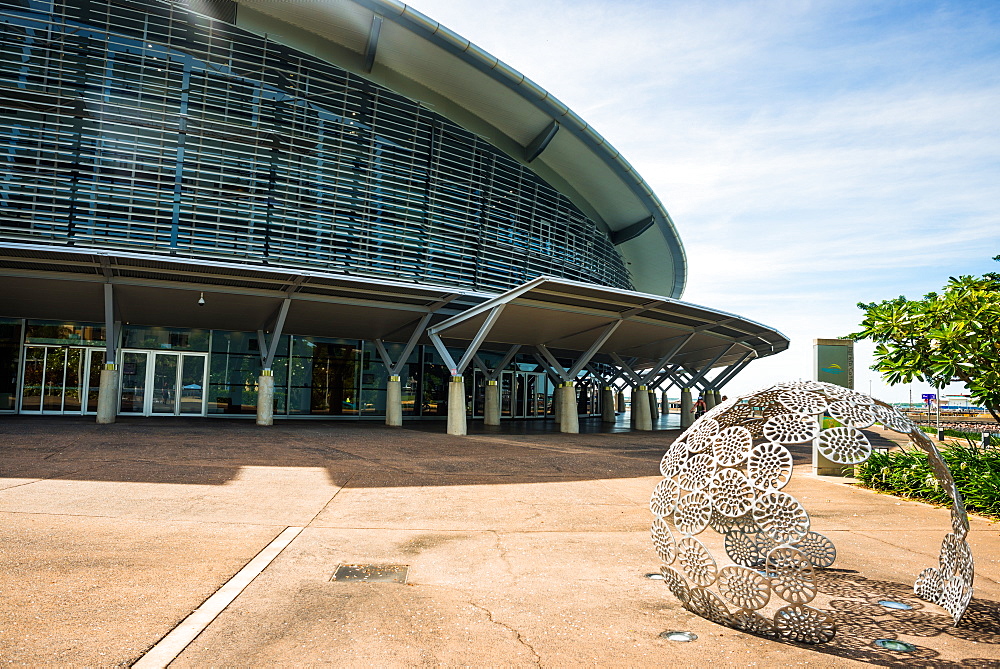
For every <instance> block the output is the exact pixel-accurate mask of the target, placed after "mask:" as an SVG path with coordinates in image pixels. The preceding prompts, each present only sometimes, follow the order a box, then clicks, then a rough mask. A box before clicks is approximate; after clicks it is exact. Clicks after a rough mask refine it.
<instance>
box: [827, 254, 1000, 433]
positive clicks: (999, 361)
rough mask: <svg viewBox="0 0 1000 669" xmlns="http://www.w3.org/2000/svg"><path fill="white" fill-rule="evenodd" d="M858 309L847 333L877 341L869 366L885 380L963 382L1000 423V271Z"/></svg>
mask: <svg viewBox="0 0 1000 669" xmlns="http://www.w3.org/2000/svg"><path fill="white" fill-rule="evenodd" d="M993 259H994V260H997V261H1000V256H996V257H994V258H993ZM858 308H859V309H861V310H863V311H864V312H865V317H864V320H863V321H862V322H861V327H862V329H861V330H859V331H858V332H855V333H853V334H850V335H847V336H848V338H850V339H854V340H855V341H858V340H862V339H870V340H872V341H873V342H875V343H876V347H875V364H874V365H872V369H873V370H875V371H878V372H881V373H882V378H883V379H885V381H886V382H887V383H889V384H890V385H895V384H897V383H909V382H911V381H913V380H914V379H918V380H922V381H926V382H928V383H930V384H931V385H932V386H933V387H935V388H943V387H944V386H946V385H947V384H948V383H951V382H952V381H961V382H963V383H964V384H965V387H966V388H968V389H969V392H970V394H971V395H972V397H973V398H974V399H975V400H976V401H977V403H979V404H981V405H982V406H985V407H986V409H987V410H988V411H989V412H990V413H991V414H993V418H994V419H996V420H997V421H998V422H1000V274H998V273H995V272H990V273H987V274H985V275H984V276H982V277H975V276H960V277H958V278H955V277H950V278H949V280H948V283H947V285H945V287H944V288H943V289H942V291H941V292H940V293H929V294H927V295H925V296H924V298H923V299H921V300H908V299H906V298H905V297H903V296H900V297H897V298H896V299H894V300H885V301H883V302H872V303H871V304H865V303H863V302H861V303H858Z"/></svg>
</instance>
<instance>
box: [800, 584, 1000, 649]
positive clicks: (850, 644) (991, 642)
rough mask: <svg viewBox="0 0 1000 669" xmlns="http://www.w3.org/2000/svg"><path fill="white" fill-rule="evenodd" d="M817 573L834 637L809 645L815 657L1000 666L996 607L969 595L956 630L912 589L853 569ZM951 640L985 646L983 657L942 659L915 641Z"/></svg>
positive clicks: (999, 616)
mask: <svg viewBox="0 0 1000 669" xmlns="http://www.w3.org/2000/svg"><path fill="white" fill-rule="evenodd" d="M815 574H816V580H817V586H818V589H819V592H820V593H821V594H823V595H826V596H827V597H830V598H831V599H830V601H829V604H828V605H826V606H823V607H821V608H823V609H824V610H825V611H826V612H827V613H828V614H830V615H831V616H833V617H834V618H835V619H836V621H837V636H835V637H834V638H833V640H831V641H830V642H829V643H826V644H819V645H815V646H810V648H812V649H813V650H814V651H815V652H817V653H822V654H825V655H832V656H836V657H842V658H845V659H851V660H858V661H861V662H867V663H869V664H874V665H879V666H900V665H906V666H914V667H987V666H989V667H996V666H998V664H1000V602H995V601H990V600H985V599H976V598H975V596H973V599H972V602H971V603H970V604H969V608H968V609H967V610H966V612H965V615H964V616H963V618H962V621H961V622H960V623H959V624H958V625H957V626H956V625H954V623H953V621H952V618H951V616H950V615H948V614H947V613H945V612H944V610H943V609H941V608H939V607H937V606H935V605H933V604H928V603H926V602H924V601H923V600H922V599H920V598H919V597H917V596H916V595H914V594H913V588H912V586H909V585H903V584H901V583H895V582H892V581H883V580H878V579H871V578H866V577H864V576H862V575H861V574H860V573H858V572H855V571H853V570H839V569H825V570H822V569H821V570H817V571H816V572H815ZM885 600H889V601H893V602H901V603H904V604H907V605H909V606H911V607H912V608H911V609H910V610H896V609H890V608H886V607H884V606H882V605H881V604H879V601H885ZM949 637H950V638H953V639H961V640H964V641H972V642H975V643H979V644H985V645H987V646H988V647H987V648H985V649H984V651H986V652H984V653H983V656H981V657H967V658H963V659H961V660H945V659H942V658H941V654H940V653H939V652H938V651H936V650H934V649H933V648H931V647H930V646H929V645H924V644H921V643H920V642H919V640H921V639H927V640H931V639H935V638H936V639H947V638H949ZM876 639H902V640H905V641H907V642H909V643H912V644H914V645H915V646H916V649H915V650H914V651H912V652H901V651H892V650H887V649H883V648H880V647H878V646H876V645H874V642H875V640H876ZM795 645H798V644H795Z"/></svg>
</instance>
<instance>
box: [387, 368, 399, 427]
mask: <svg viewBox="0 0 1000 669" xmlns="http://www.w3.org/2000/svg"><path fill="white" fill-rule="evenodd" d="M385 424H386V425H388V426H390V427H402V426H403V384H402V383H400V379H399V377H398V376H390V377H389V381H388V382H387V383H386V384H385Z"/></svg>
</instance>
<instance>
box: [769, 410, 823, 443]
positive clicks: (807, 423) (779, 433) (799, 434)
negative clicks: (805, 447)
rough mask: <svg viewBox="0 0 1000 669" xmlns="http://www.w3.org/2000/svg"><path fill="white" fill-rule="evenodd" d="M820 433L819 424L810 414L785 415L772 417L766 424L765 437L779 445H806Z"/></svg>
mask: <svg viewBox="0 0 1000 669" xmlns="http://www.w3.org/2000/svg"><path fill="white" fill-rule="evenodd" d="M818 432H819V422H818V421H817V419H816V417H815V416H810V415H808V414H802V413H783V414H779V415H777V416H771V417H770V418H768V419H767V422H765V423H764V437H766V438H767V440H768V441H776V442H778V443H779V444H804V443H805V442H807V441H812V440H813V439H814V438H815V437H816V434H817V433H818Z"/></svg>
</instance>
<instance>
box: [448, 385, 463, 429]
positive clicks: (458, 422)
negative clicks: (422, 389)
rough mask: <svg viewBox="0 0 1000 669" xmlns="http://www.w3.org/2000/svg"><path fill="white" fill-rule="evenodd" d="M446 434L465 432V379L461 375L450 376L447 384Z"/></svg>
mask: <svg viewBox="0 0 1000 669" xmlns="http://www.w3.org/2000/svg"><path fill="white" fill-rule="evenodd" d="M448 434H454V435H458V436H462V435H464V434H467V426H466V423H465V380H464V379H462V377H461V376H453V377H451V383H449V384H448Z"/></svg>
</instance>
